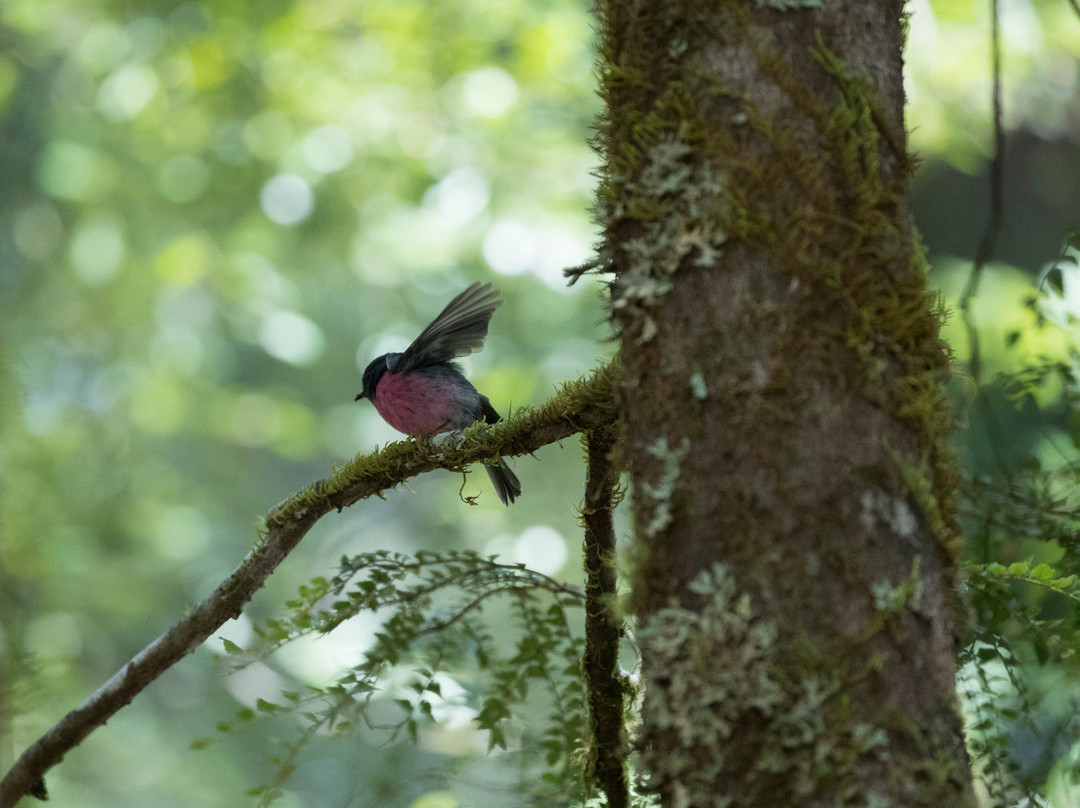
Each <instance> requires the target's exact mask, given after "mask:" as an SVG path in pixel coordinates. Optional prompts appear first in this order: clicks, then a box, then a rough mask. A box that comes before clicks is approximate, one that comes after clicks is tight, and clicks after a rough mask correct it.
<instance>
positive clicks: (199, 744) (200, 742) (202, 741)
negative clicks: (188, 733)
mask: <svg viewBox="0 0 1080 808" xmlns="http://www.w3.org/2000/svg"><path fill="white" fill-rule="evenodd" d="M213 742H214V739H213V738H197V739H196V740H194V741H192V742H191V748H192V749H194V750H196V751H198V750H199V749H205V748H206V747H208V746H209V745H210V744H212V743H213Z"/></svg>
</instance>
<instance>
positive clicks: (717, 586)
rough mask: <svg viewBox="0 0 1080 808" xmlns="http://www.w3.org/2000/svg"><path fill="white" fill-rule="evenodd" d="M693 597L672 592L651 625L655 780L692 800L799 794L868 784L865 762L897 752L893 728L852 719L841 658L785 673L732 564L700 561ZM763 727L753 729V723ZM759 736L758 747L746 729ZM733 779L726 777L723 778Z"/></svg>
mask: <svg viewBox="0 0 1080 808" xmlns="http://www.w3.org/2000/svg"><path fill="white" fill-rule="evenodd" d="M688 588H689V590H690V592H692V593H693V594H694V595H696V596H698V597H699V598H701V599H703V600H704V602H703V603H702V604H701V607H700V608H698V609H690V608H687V607H686V606H683V605H681V604H680V603H679V601H678V600H676V599H675V598H672V599H671V601H670V602H669V605H668V606H666V607H664V608H661V609H659V610H657V611H656V612H655V613H653V614H652V615H651V616H650V617H649V618H648V619H647V620H646V622H645V623H644V624H643V625H642V626H641V628H640V630H639V632H638V641H639V643H640V645H641V649H642V656H643V659H644V660H645V676H646V687H647V697H646V710H647V724H648V726H649V728H650V736H649V738H647V739H645V742H644V743H643V745H642V749H641V754H642V756H643V759H644V760H643V762H644V763H645V765H646V767H647V768H648V770H649V771H650V773H651V779H650V782H649V787H650V789H652V790H656V791H660V792H663V791H666V790H670V791H671V792H672V793H673V794H674V795H675V798H676V799H675V803H676V804H683V805H686V806H722V807H723V808H737V806H751V805H763V804H770V803H769V802H768V800H769V799H770V798H771V799H773V802H772V803H771V804H774V805H798V804H799V802H800V798H803V797H807V796H809V795H815V794H816V795H819V796H820V795H821V794H822V793H826V792H833V793H835V794H837V795H838V797H839V796H840V795H844V798H840V799H838V800H837V804H838V805H840V804H844V805H859V804H861V803H860V802H859V801H858V800H853V801H849V800H848V799H846V797H847V795H848V792H849V791H850V792H851V793H852V794H854V793H855V792H856V790H857V789H859V788H861V782H860V780H859V779H858V778H857V777H856V776H855V773H856V769H857V767H858V766H859V765H860V764H862V763H865V762H867V761H869V760H876V761H881V760H884V759H885V758H886V757H887V754H888V736H887V735H886V733H885V731H884V730H883V729H882V728H880V727H877V726H874V725H872V724H869V723H866V722H858V721H851V720H850V719H849V718H848V716H847V713H846V711H845V708H844V706H843V703H844V697H843V693H844V686H845V684H844V681H843V680H842V678H841V673H840V672H839V671H837V670H830V671H821V672H816V673H808V674H806V676H805V677H804V678H803V679H801V680H798V681H795V680H791V679H790V678H788V676H787V675H786V674H785V672H784V669H785V658H786V657H787V656H788V654H789V653H790V652H789V651H785V649H784V648H783V647H782V645H781V643H780V640H779V636H778V631H777V628H776V625H775V623H774V622H772V621H770V620H766V619H764V618H763V617H762V616H761V615H760V614H759V613H758V611H757V609H756V608H755V606H754V604H753V601H752V599H751V598H750V596H749V594H747V593H745V592H739V591H738V588H737V585H736V581H735V579H734V578H733V577H732V576H731V575H730V573H729V572H728V569H727V567H726V566H724V565H722V564H716V565H714V566H713V567H712V568H711V569H708V570H705V571H703V572H702V573H700V574H699V575H698V576H697V577H696V578H695V579H694V580H693V581H692V582H691V583H690V585H689V587H688ZM750 728H753V729H754V730H755V732H754V733H750V732H749V729H750ZM741 737H745V738H747V739H750V738H753V739H754V740H753V742H752V743H753V746H752V748H750V747H748V746H747V745H744V744H740V743H738V742H736V739H738V738H741ZM723 784H727V787H726V788H725V787H724V785H723Z"/></svg>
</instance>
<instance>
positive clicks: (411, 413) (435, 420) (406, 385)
mask: <svg viewBox="0 0 1080 808" xmlns="http://www.w3.org/2000/svg"><path fill="white" fill-rule="evenodd" d="M374 403H375V409H376V410H378V411H379V415H381V416H382V417H383V420H385V421H386V423H388V424H390V426H392V427H393V428H394V429H396V430H398V431H399V432H404V433H405V434H406V435H434V434H436V433H438V432H444V431H447V430H450V429H455V428H457V427H456V426H455V424H454V423H453V422H454V421H455V418H454V414H455V412H456V410H457V409H458V402H457V390H456V389H455V388H454V386H453V385H451V384H449V383H447V382H445V381H444V380H442V379H437V378H431V377H428V376H424V375H422V374H419V373H385V374H383V377H382V378H381V379H379V383H378V385H376V387H375V402H374Z"/></svg>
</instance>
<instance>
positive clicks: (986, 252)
mask: <svg viewBox="0 0 1080 808" xmlns="http://www.w3.org/2000/svg"><path fill="white" fill-rule="evenodd" d="M1000 2H1001V0H990V59H991V71H992V74H993V89H992V91H991V103H992V105H993V117H994V121H993V125H994V156H993V158H992V159H991V161H990V215H989V217H988V218H987V222H986V229H985V230H984V231H983V236H982V239H981V241H980V242H979V248H978V250H977V251H976V253H975V264H974V265H973V266H972V268H971V274H970V275H969V276H968V281H967V285H966V286H965V287H964V293H963V294H962V295H961V296H960V309H961V310H962V311H964V312H966V311H967V310H968V307H969V306H970V304H971V299H972V298H973V297H974V296H975V294H976V292H978V289H979V279H980V278H981V277H982V271H983V268H984V267H985V266H986V264H987V263H988V262H989V261H990V259H991V258H992V257H993V255H994V248H995V247H996V246H997V240H998V236H999V235H1000V234H1001V222H1002V218H1003V216H1004V211H1005V125H1004V123H1003V121H1002V111H1001V19H1000V8H999V4H1000Z"/></svg>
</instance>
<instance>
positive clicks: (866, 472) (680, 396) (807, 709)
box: [598, 0, 974, 808]
mask: <svg viewBox="0 0 1080 808" xmlns="http://www.w3.org/2000/svg"><path fill="white" fill-rule="evenodd" d="M811 5H812V3H811V2H805V0H804V1H803V2H800V0H757V2H756V3H755V2H749V0H739V1H738V2H737V1H736V0H726V1H724V2H720V1H718V0H600V3H599V14H600V20H601V35H602V51H601V64H602V82H603V86H602V91H603V94H604V96H605V100H606V102H607V112H606V117H605V119H604V120H603V121H602V125H601V128H600V132H599V135H598V143H599V145H600V148H601V150H602V154H603V157H604V160H605V166H604V171H603V177H602V183H601V188H600V192H599V202H598V210H599V216H600V218H601V222H602V224H603V226H604V228H605V256H604V257H605V258H606V259H607V260H609V261H610V266H611V267H612V268H613V269H614V271H615V273H616V279H615V281H614V283H613V286H612V307H613V312H614V317H615V321H616V324H617V326H618V328H619V332H620V335H621V340H622V343H621V344H622V347H621V356H622V360H623V363H624V365H625V369H626V374H627V396H626V403H625V418H626V426H627V449H626V451H627V455H628V461H629V465H630V468H631V473H632V476H633V481H634V519H635V524H636V529H637V535H638V541H639V543H640V544H641V545H642V546H643V547H644V549H643V557H642V558H641V559H639V560H638V563H637V566H636V570H635V580H634V593H635V609H636V611H637V615H638V618H639V629H638V636H639V640H640V643H641V645H642V649H643V656H644V672H645V679H646V701H645V714H644V725H643V727H642V730H641V733H640V750H641V753H642V762H643V765H644V768H645V769H646V770H647V771H648V773H649V775H650V778H651V779H650V781H649V782H650V787H651V788H653V789H655V790H656V791H658V792H659V793H660V795H661V797H662V800H663V804H664V805H665V806H712V805H724V806H727V805H732V806H768V807H769V808H775V807H776V806H799V807H800V808H807V807H808V806H838V805H853V806H886V805H896V806H900V805H902V806H905V808H911V806H946V805H947V806H954V805H960V806H970V805H973V804H974V798H973V795H972V787H971V781H970V771H969V763H968V760H967V756H966V753H965V749H964V742H963V735H962V726H961V720H960V718H959V714H958V709H957V700H956V695H955V686H954V675H955V663H954V627H953V623H954V619H955V614H954V613H955V604H954V599H953V593H954V591H955V586H956V580H955V578H956V559H955V552H956V547H957V544H958V532H957V527H956V523H955V520H954V507H955V506H954V492H955V487H956V482H957V475H956V471H955V468H954V465H953V463H952V461H951V459H950V457H949V455H948V452H947V450H946V449H945V447H944V440H945V436H946V433H947V431H948V430H949V428H950V419H949V417H948V414H947V409H946V405H945V402H944V399H943V394H942V389H941V384H942V379H943V376H944V374H945V373H946V370H947V353H946V350H945V348H944V346H943V345H942V343H941V342H940V341H939V338H938V324H939V311H938V309H937V300H936V298H935V297H934V295H933V294H931V293H929V292H928V291H927V289H926V279H925V273H926V267H925V262H924V259H923V254H922V251H921V249H920V246H919V242H918V239H917V236H916V234H915V233H914V231H913V228H912V225H911V221H910V215H909V211H908V176H909V173H910V171H911V169H912V160H911V158H910V156H909V155H908V153H907V150H906V134H905V129H904V120H903V102H904V95H903V85H902V57H901V45H902V39H903V36H904V31H903V28H904V24H903V20H902V15H903V4H902V2H900V0H873V1H872V2H871V1H870V0H824V2H823V3H822V4H821V6H820V7H817V8H813V7H810V6H811Z"/></svg>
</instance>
